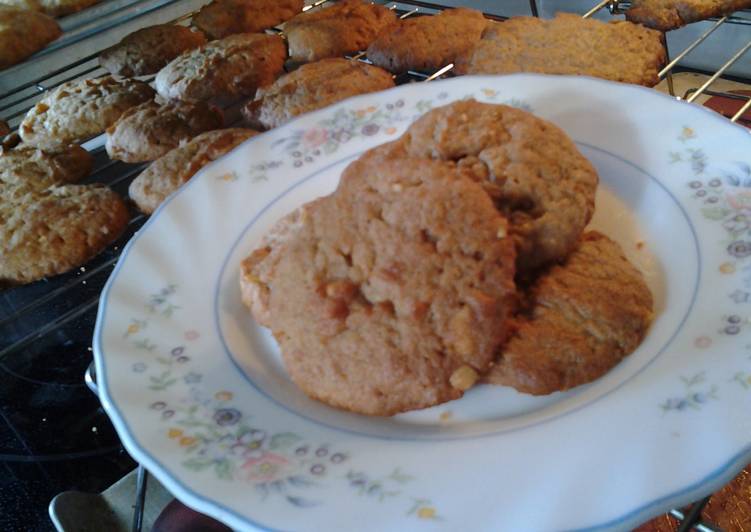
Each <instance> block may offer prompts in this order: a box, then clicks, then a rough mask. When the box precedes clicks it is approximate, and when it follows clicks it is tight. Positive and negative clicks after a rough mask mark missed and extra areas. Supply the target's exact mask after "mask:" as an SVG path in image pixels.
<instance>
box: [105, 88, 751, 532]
mask: <svg viewBox="0 0 751 532" xmlns="http://www.w3.org/2000/svg"><path fill="white" fill-rule="evenodd" d="M468 77H470V76H462V78H464V79H466V78H468ZM520 77H527V78H532V79H534V78H538V79H549V78H551V77H555V78H568V79H585V80H587V81H589V82H591V83H594V84H599V85H601V86H604V87H608V86H611V85H616V86H620V87H626V86H628V90H634V91H639V92H642V93H644V94H647V95H649V96H648V97H653V98H658V99H663V100H664V101H665V102H669V104H670V105H684V106H687V107H686V108H685V110H686V111H689V112H692V113H697V114H702V115H703V116H705V117H707V118H711V120H713V121H715V122H717V123H720V124H722V127H728V128H731V129H736V130H737V131H739V132H742V133H744V134H748V135H751V131H750V130H748V129H746V128H744V127H743V126H741V125H739V124H737V123H734V122H730V121H729V120H728V119H727V118H725V117H724V116H722V115H720V114H718V113H716V112H715V111H713V110H711V109H708V108H706V107H703V106H699V105H694V104H690V103H687V102H685V101H683V100H677V99H675V98H674V97H672V96H669V95H666V94H663V93H661V92H659V91H656V90H654V89H651V88H647V87H642V86H639V85H627V84H622V83H617V82H612V81H607V80H603V79H599V78H594V77H591V76H549V75H545V74H529V73H518V74H508V75H500V76H471V78H473V79H486V80H494V81H498V80H502V79H509V78H520ZM457 79H461V78H449V79H447V80H438V81H432V82H431V83H433V84H436V83H452V82H456V81H457ZM398 90H399V87H395V88H393V89H388V90H387V91H382V92H392V91H398ZM369 96H371V97H372V95H367V94H366V95H361V96H354V97H352V98H348V99H346V100H343V101H342V102H339V103H337V104H336V105H344V104H345V103H346V102H352V101H356V100H359V99H367V98H368V97H369ZM332 107H333V106H332ZM327 109H329V108H326V109H322V110H319V111H314V112H312V113H309V114H307V115H304V116H301V117H297V118H295V119H293V120H291V121H290V122H289V124H294V123H297V122H298V121H301V120H303V119H309V118H310V117H311V116H315V114H318V113H323V112H326V110H327ZM260 137H261V136H260V135H258V136H256V137H253V138H251V139H248V140H246V141H245V142H243V143H242V144H241V145H240V146H244V145H247V144H250V143H252V142H255V141H257V140H258V139H259V138H260ZM750 138H751V137H750ZM240 146H238V147H236V148H235V149H238V148H239V147H240ZM233 151H234V150H233ZM625 162H627V163H629V164H632V163H631V162H630V161H625ZM210 166H211V165H207V166H206V167H204V168H202V169H201V170H200V171H199V172H198V173H197V174H196V175H195V176H193V178H192V179H191V180H190V181H189V182H188V183H186V184H185V185H183V186H182V187H181V188H179V189H178V190H177V191H176V192H174V193H173V194H172V195H170V196H169V197H168V198H167V199H166V200H165V201H164V202H163V203H162V204H161V205H160V206H159V207H158V208H157V209H156V211H155V212H154V213H153V214H152V215H151V217H150V218H149V219H148V220H147V221H146V223H145V224H144V225H143V227H141V229H140V230H139V231H138V233H136V235H134V237H133V238H131V240H130V241H129V242H128V243H127V244H126V246H125V248H124V249H123V251H122V253H121V255H120V257H119V259H118V261H117V264H116V265H115V268H114V269H113V271H112V273H111V274H110V277H109V279H108V280H107V283H106V284H105V287H104V289H103V290H102V293H101V295H100V297H99V310H98V313H97V319H96V323H95V327H94V338H93V351H94V361H95V363H96V367H97V375H98V385H99V400H100V402H101V403H102V406H103V408H104V410H105V412H107V415H108V416H109V418H110V420H111V421H112V424H113V426H114V427H115V429H116V430H117V433H118V436H119V437H120V439H121V440H122V443H123V446H124V447H125V449H126V450H127V451H128V453H129V454H130V455H131V456H132V457H133V458H134V459H135V460H136V461H138V462H139V463H141V464H142V465H144V467H146V468H147V470H148V471H149V472H150V473H151V474H153V475H154V476H156V477H157V479H158V480H159V481H160V482H161V483H162V484H164V485H165V487H166V488H167V489H168V490H169V491H170V492H171V493H172V494H173V495H175V496H176V497H177V496H178V494H179V495H180V496H179V497H178V498H179V499H180V500H181V501H182V502H184V503H186V504H187V505H188V506H190V507H192V508H194V509H196V510H197V511H200V512H203V513H206V514H207V515H211V516H214V517H216V518H217V519H221V520H222V521H224V522H225V523H227V524H228V525H230V526H232V527H237V528H247V526H248V525H251V526H252V527H254V528H256V529H258V530H267V531H274V532H276V531H281V529H276V528H273V527H270V526H268V525H264V524H262V523H258V522H255V521H253V520H252V519H251V518H249V517H246V516H243V515H241V514H239V513H237V512H235V511H234V510H232V509H230V508H228V507H227V506H225V505H223V504H222V503H220V502H218V501H216V500H212V499H210V498H207V497H205V496H203V495H201V494H199V493H197V492H196V491H194V490H193V489H191V488H190V487H188V486H187V485H185V483H183V482H182V481H180V480H178V479H177V478H176V477H174V476H173V475H172V474H171V472H170V470H169V469H168V468H167V467H165V466H164V465H162V463H161V462H160V461H159V460H157V459H156V458H155V457H154V456H152V454H151V453H150V452H149V451H147V450H146V448H145V447H144V446H143V445H142V444H140V443H139V442H138V440H137V439H136V437H135V436H134V434H133V432H132V431H131V429H130V427H129V426H128V423H127V422H126V421H125V417H124V416H123V415H122V413H121V412H120V410H119V409H118V407H117V406H116V404H115V402H114V401H113V400H112V397H111V395H110V393H109V384H108V376H107V372H106V364H105V361H104V355H103V353H104V350H103V346H102V329H103V327H104V316H105V313H106V307H107V303H108V297H109V292H110V290H111V288H112V286H113V284H114V281H115V279H116V274H117V273H118V272H119V270H120V269H121V267H122V266H123V264H124V263H125V260H126V259H127V256H128V254H129V252H130V251H131V248H132V246H133V245H134V243H135V242H136V241H137V240H138V238H139V237H140V236H141V235H142V234H143V232H145V231H146V230H148V228H149V227H150V226H151V224H152V223H153V222H154V221H155V220H156V219H157V218H158V216H160V215H161V214H162V212H163V211H164V210H165V209H166V208H167V206H168V205H169V204H170V203H171V202H172V200H174V199H175V198H176V197H177V196H178V195H180V194H183V193H185V192H186V190H188V189H189V188H190V186H191V184H192V183H193V182H196V181H198V180H199V179H201V178H202V176H203V175H204V174H206V173H207V170H208V168H209V167H210ZM634 166H636V165H634ZM637 168H638V166H637ZM645 173H646V172H645ZM646 175H650V174H648V173H646ZM650 177H651V175H650ZM692 231H693V226H692ZM749 461H751V443H750V444H749V445H747V446H746V447H743V448H742V449H741V450H739V451H738V452H737V453H736V454H735V455H733V456H732V457H731V458H730V459H729V460H727V461H725V462H724V463H723V464H721V465H720V466H718V467H717V468H716V469H715V470H713V471H712V472H710V473H709V474H707V475H705V476H704V477H703V478H701V479H699V480H697V481H696V482H694V483H693V484H691V485H689V486H687V487H685V488H683V489H680V490H676V491H674V492H672V493H669V494H667V495H665V496H663V497H660V498H657V499H654V500H652V501H650V502H648V503H645V504H643V505H641V506H639V507H637V508H636V509H634V510H632V511H630V512H627V513H625V514H623V515H622V516H620V517H617V518H615V519H612V520H610V521H606V522H604V523H599V524H595V525H591V526H588V527H584V528H580V529H574V530H577V531H581V532H584V531H587V532H589V531H595V530H608V529H613V528H615V527H617V528H619V529H622V528H628V527H633V526H635V525H638V524H640V523H642V522H644V521H646V520H648V519H649V518H650V517H653V516H655V515H658V514H659V513H661V512H663V511H665V510H666V509H668V508H672V507H680V506H682V505H685V504H688V503H691V502H694V501H696V500H698V499H700V498H701V497H704V496H706V495H708V494H710V493H712V492H714V491H716V490H718V489H719V488H721V487H722V486H723V485H725V484H726V483H727V482H729V481H730V480H731V479H732V478H733V477H734V476H735V475H736V474H737V472H738V471H740V469H742V468H743V467H744V466H745V465H746V464H747V463H748V462H749Z"/></svg>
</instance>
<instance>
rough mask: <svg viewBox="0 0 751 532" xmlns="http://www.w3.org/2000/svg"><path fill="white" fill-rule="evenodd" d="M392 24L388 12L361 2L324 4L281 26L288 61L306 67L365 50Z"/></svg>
mask: <svg viewBox="0 0 751 532" xmlns="http://www.w3.org/2000/svg"><path fill="white" fill-rule="evenodd" d="M395 20H396V16H395V15H394V13H393V11H391V10H390V9H388V8H386V7H384V6H382V5H378V4H370V3H365V2H363V1H362V0H343V1H341V2H336V3H333V4H331V5H330V4H326V5H324V6H323V8H321V9H317V10H311V11H307V12H305V13H301V14H299V15H297V16H296V17H295V18H293V19H292V20H290V21H288V22H286V23H285V24H284V33H285V35H286V36H287V42H288V44H289V57H290V59H291V60H292V61H295V62H300V63H306V62H311V61H317V60H319V59H324V58H327V57H341V56H343V55H349V54H353V53H355V52H358V51H361V50H365V49H366V48H367V47H368V45H369V44H370V43H371V42H372V41H373V39H375V38H376V37H377V36H378V34H379V33H381V31H383V30H384V29H385V28H386V27H387V26H388V25H390V24H392V23H393V22H394V21H395Z"/></svg>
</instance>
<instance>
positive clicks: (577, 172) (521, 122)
mask: <svg viewBox="0 0 751 532" xmlns="http://www.w3.org/2000/svg"><path fill="white" fill-rule="evenodd" d="M394 151H401V152H402V153H401V154H398V156H404V155H405V154H406V156H408V157H417V158H433V159H443V160H447V161H457V163H458V164H459V165H460V166H463V167H466V168H468V169H471V170H472V172H473V173H474V175H475V176H476V179H478V180H479V181H480V182H481V183H482V185H483V187H484V188H485V190H486V191H487V193H488V194H489V195H490V197H491V198H492V199H493V201H494V202H495V204H496V206H497V208H498V209H499V210H500V212H501V213H503V215H504V216H506V217H507V218H508V220H509V223H510V226H511V233H512V235H513V237H514V239H515V241H516V246H517V253H518V262H517V268H518V269H519V270H520V271H521V272H525V273H526V272H528V271H530V270H532V269H534V268H537V267H540V266H542V265H544V264H546V263H548V262H551V261H556V260H561V259H563V258H565V257H566V256H567V255H568V254H569V253H570V252H571V251H572V250H573V249H574V247H576V244H577V241H578V240H579V235H581V233H582V231H583V230H584V227H585V226H586V225H587V223H589V220H590V218H591V217H592V214H593V212H594V205H595V191H596V189H597V184H598V182H599V178H598V176H597V172H596V171H595V169H594V167H593V166H592V164H591V163H590V162H589V161H588V160H587V159H586V158H585V157H584V156H583V155H582V154H581V153H580V152H579V150H578V149H577V148H576V145H575V144H574V143H573V142H572V141H571V139H569V138H568V136H567V135H566V133H564V132H563V131H562V130H561V129H559V128H558V127H557V126H555V125H553V124H551V123H550V122H547V121H545V120H542V119H540V118H537V117H536V116H534V115H532V114H530V113H527V112H525V111H522V110H520V109H516V108H513V107H509V106H506V105H494V104H487V103H479V102H477V101H475V100H465V101H459V102H454V103H452V104H449V105H446V106H443V107H438V108H436V109H434V110H432V111H429V112H428V113H426V114H424V115H423V116H422V117H420V118H419V119H418V120H416V121H415V122H414V123H413V124H412V125H411V126H410V127H409V128H408V129H407V131H406V133H405V134H404V135H403V136H402V137H401V138H400V139H398V140H396V141H395V142H394V143H391V144H387V145H384V146H383V147H380V148H375V150H373V153H374V155H375V154H382V156H384V157H393V155H392V153H393V152H394Z"/></svg>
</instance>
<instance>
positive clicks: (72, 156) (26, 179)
mask: <svg viewBox="0 0 751 532" xmlns="http://www.w3.org/2000/svg"><path fill="white" fill-rule="evenodd" d="M93 166H94V158H93V157H92V156H91V154H90V153H89V152H87V151H86V150H84V149H83V148H81V147H80V146H75V145H73V146H67V147H65V148H63V149H62V150H61V151H58V152H45V151H42V150H40V149H38V148H34V147H33V146H26V145H24V144H20V145H18V146H16V147H15V148H12V149H3V150H2V153H0V183H2V184H4V185H20V184H28V183H35V186H37V185H38V186H40V187H42V188H44V187H48V186H52V185H64V184H70V183H77V182H78V181H81V180H82V179H84V178H85V177H86V176H88V175H89V174H90V173H91V169H92V168H93Z"/></svg>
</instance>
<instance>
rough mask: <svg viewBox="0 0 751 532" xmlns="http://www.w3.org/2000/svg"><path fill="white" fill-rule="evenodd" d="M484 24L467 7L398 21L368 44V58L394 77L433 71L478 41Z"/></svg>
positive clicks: (479, 13)
mask: <svg viewBox="0 0 751 532" xmlns="http://www.w3.org/2000/svg"><path fill="white" fill-rule="evenodd" d="M487 24H488V20H487V19H486V18H485V17H484V16H483V15H482V13H481V12H479V11H475V10H474V9H466V8H458V9H446V10H445V11H442V12H441V13H439V14H438V15H434V16H424V17H411V18H407V19H404V20H399V21H397V22H396V23H395V24H393V25H392V26H390V27H389V28H388V29H387V30H385V31H383V32H382V33H381V35H379V36H378V38H376V40H374V41H373V42H372V43H370V46H368V59H370V60H371V61H372V62H373V64H375V65H378V66H379V67H382V68H385V69H386V70H388V71H390V72H394V73H396V74H399V73H402V72H407V71H409V70H417V71H421V72H434V71H436V70H438V69H440V68H442V67H444V66H446V65H448V64H450V63H453V62H455V61H456V58H457V57H458V56H459V54H461V53H464V52H466V51H467V50H468V49H469V48H470V47H471V46H472V45H473V44H474V43H475V42H477V41H479V40H480V37H481V36H482V31H483V30H484V29H485V26H487Z"/></svg>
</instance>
